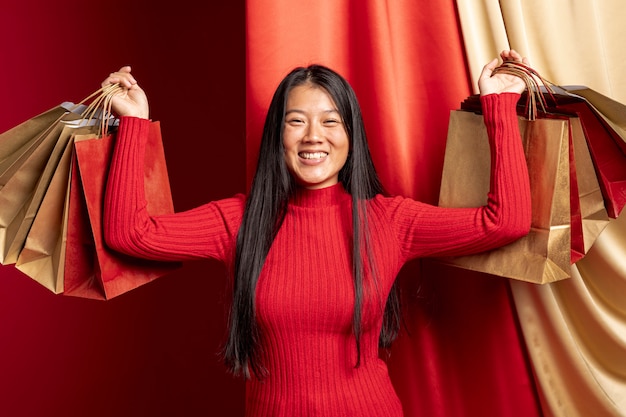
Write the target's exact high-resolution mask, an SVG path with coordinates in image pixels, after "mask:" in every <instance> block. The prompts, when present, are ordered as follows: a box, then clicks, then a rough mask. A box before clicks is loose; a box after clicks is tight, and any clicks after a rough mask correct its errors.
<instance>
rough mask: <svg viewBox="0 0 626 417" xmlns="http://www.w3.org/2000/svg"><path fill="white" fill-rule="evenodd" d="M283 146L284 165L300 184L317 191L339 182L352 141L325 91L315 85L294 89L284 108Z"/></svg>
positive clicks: (305, 85)
mask: <svg viewBox="0 0 626 417" xmlns="http://www.w3.org/2000/svg"><path fill="white" fill-rule="evenodd" d="M283 144H284V146H285V162H286V163H287V167H288V168H289V171H290V172H291V175H293V176H294V178H295V180H296V182H297V183H298V184H299V185H301V186H303V187H305V188H309V189H317V188H324V187H328V186H331V185H334V184H336V183H337V182H338V181H339V171H340V170H341V168H342V167H343V166H344V164H345V163H346V160H347V159H348V151H349V149H350V141H349V139H348V134H347V133H346V129H345V126H344V124H343V120H342V119H341V116H340V115H339V112H338V110H337V107H336V106H335V103H334V102H333V100H332V99H331V97H330V95H329V94H328V93H327V92H326V90H324V89H323V88H321V87H319V86H316V85H312V84H304V85H300V86H297V87H294V88H292V89H291V91H290V92H289V95H288V96H287V107H286V109H285V127H284V130H283Z"/></svg>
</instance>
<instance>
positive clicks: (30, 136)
mask: <svg viewBox="0 0 626 417" xmlns="http://www.w3.org/2000/svg"><path fill="white" fill-rule="evenodd" d="M67 112H68V110H67V109H65V108H64V107H62V106H57V107H54V108H52V109H49V110H47V111H45V112H43V113H41V114H39V115H37V116H35V117H33V118H31V119H29V120H26V121H24V122H22V123H20V124H19V125H17V126H15V127H13V128H11V129H9V130H7V131H6V132H4V133H2V134H0V184H1V185H4V183H5V182H6V180H4V181H3V180H2V178H3V177H4V174H6V173H7V171H8V174H7V175H8V177H10V176H11V175H12V172H14V170H15V169H16V168H17V166H19V165H20V164H19V163H17V165H15V164H16V162H18V160H19V159H20V158H27V157H28V155H29V154H30V153H32V152H33V151H34V150H35V148H36V143H37V141H38V140H41V139H42V138H43V137H44V136H45V135H44V132H45V131H47V130H48V129H49V128H50V127H51V126H53V125H55V124H57V123H58V122H59V121H60V120H61V118H62V117H63V116H64V115H65V114H66V113H67ZM11 167H13V171H9V170H10V169H11Z"/></svg>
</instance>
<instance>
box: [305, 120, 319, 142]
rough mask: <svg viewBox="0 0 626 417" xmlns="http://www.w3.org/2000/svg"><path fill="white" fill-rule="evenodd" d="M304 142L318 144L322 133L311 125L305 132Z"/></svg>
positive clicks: (314, 125) (313, 124)
mask: <svg viewBox="0 0 626 417" xmlns="http://www.w3.org/2000/svg"><path fill="white" fill-rule="evenodd" d="M305 140H306V141H309V142H319V141H321V140H322V131H321V128H320V127H319V126H317V125H316V124H315V123H311V124H310V125H309V128H308V130H307V132H306V136H305Z"/></svg>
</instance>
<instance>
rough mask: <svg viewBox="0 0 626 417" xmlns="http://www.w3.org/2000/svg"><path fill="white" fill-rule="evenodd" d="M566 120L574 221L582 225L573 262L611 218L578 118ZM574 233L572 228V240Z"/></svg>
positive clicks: (591, 243) (585, 252) (585, 250)
mask: <svg viewBox="0 0 626 417" xmlns="http://www.w3.org/2000/svg"><path fill="white" fill-rule="evenodd" d="M568 120H569V124H570V132H571V139H572V140H571V143H570V145H571V149H570V167H572V168H573V169H572V170H571V172H570V174H571V175H572V176H573V177H574V176H575V180H572V181H571V182H572V183H574V184H576V187H577V196H572V198H577V199H578V212H579V216H580V222H579V223H577V224H580V226H582V229H577V232H576V238H577V241H578V243H579V246H577V250H578V251H579V253H578V255H577V256H576V255H575V254H573V256H572V262H576V261H578V260H580V259H582V258H583V257H584V255H586V254H587V252H589V249H591V246H593V244H594V242H595V241H596V239H597V238H598V236H600V233H602V231H603V230H604V228H605V227H606V226H608V224H609V221H610V219H609V214H608V212H607V210H606V206H605V202H604V196H603V195H602V190H601V188H600V182H599V181H598V177H597V175H596V170H595V167H594V165H593V160H592V158H591V153H590V152H589V147H588V145H587V138H586V137H585V132H584V129H583V127H582V123H581V121H580V119H579V118H578V117H568ZM572 150H573V152H572ZM573 223H574V222H573ZM580 233H582V246H580V240H579V239H578V237H579V236H580ZM574 234H575V233H574V231H572V237H573V239H574ZM581 249H582V251H581ZM573 250H574V247H573Z"/></svg>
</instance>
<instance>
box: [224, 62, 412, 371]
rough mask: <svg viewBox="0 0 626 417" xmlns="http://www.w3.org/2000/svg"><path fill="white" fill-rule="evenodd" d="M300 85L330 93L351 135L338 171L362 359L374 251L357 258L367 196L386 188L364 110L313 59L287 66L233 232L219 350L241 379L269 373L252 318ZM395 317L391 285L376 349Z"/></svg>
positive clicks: (388, 338)
mask: <svg viewBox="0 0 626 417" xmlns="http://www.w3.org/2000/svg"><path fill="white" fill-rule="evenodd" d="M305 84H310V85H314V86H318V87H321V88H323V89H324V90H325V91H326V92H327V93H328V94H329V95H330V97H331V98H332V100H333V101H334V103H335V105H336V106H337V109H338V111H339V114H340V115H341V118H342V121H343V123H344V126H345V129H346V132H347V135H348V138H349V139H350V145H351V146H350V153H349V155H348V159H347V161H346V163H345V165H344V166H343V168H342V169H341V170H340V172H339V181H340V182H341V183H342V184H343V186H344V188H345V189H346V191H347V192H348V193H349V194H350V195H351V197H352V219H353V220H352V226H353V247H352V252H353V256H352V264H353V265H352V271H353V279H354V292H355V307H354V315H353V332H354V335H355V338H356V349H357V363H356V364H355V366H357V367H358V366H359V364H360V359H361V343H360V336H361V332H362V330H361V324H362V323H361V322H362V310H363V280H364V268H365V265H364V262H367V261H366V260H365V259H372V257H371V256H364V257H361V256H359V254H361V253H363V252H362V249H361V248H362V245H364V248H365V250H366V251H367V252H366V253H368V252H369V248H368V246H369V244H368V232H367V211H366V202H367V200H369V199H372V198H373V197H374V196H375V195H377V194H381V193H384V190H383V187H382V185H381V182H380V179H379V178H378V175H377V173H376V170H375V169H374V163H373V161H372V157H371V154H370V151H369V147H368V145H367V138H366V135H365V127H364V124H363V119H362V116H361V109H360V106H359V103H358V101H357V98H356V94H355V93H354V91H353V89H352V87H351V86H350V84H348V82H347V81H346V80H345V79H344V78H343V77H342V76H341V75H339V74H338V73H336V72H335V71H333V70H331V69H329V68H327V67H324V66H321V65H311V66H308V67H298V68H295V69H294V70H292V71H291V72H290V73H289V74H288V75H287V76H286V77H285V78H284V79H283V80H282V81H281V83H280V84H279V86H278V88H277V89H276V92H275V93H274V96H273V97H272V101H271V103H270V107H269V109H268V112H267V116H266V119H265V125H264V127H263V135H262V138H261V146H260V149H259V158H258V163H257V168H256V172H255V175H254V179H253V181H252V187H251V190H250V193H249V195H248V198H247V200H246V206H245V211H244V214H243V220H242V223H241V227H240V229H239V232H238V235H237V244H236V251H235V269H234V275H235V277H234V285H233V304H232V307H231V311H230V326H229V335H228V341H227V343H226V346H225V350H224V356H225V361H226V364H227V365H228V367H229V368H230V370H231V371H232V372H233V373H235V374H243V375H244V376H245V377H246V378H249V377H250V376H251V373H253V374H254V375H255V376H256V377H257V378H260V379H262V378H263V377H264V376H265V375H266V372H267V371H266V369H265V367H264V366H263V364H262V363H260V359H259V358H260V353H261V351H260V350H261V345H260V330H259V326H258V324H257V322H256V316H255V308H256V307H255V294H256V284H257V281H258V279H259V275H260V274H261V270H262V268H263V264H264V263H265V258H266V257H267V254H268V252H269V249H270V246H271V245H272V242H273V241H274V238H275V237H276V233H277V232H278V229H279V228H280V226H281V224H282V221H283V219H284V217H285V213H286V210H287V204H288V202H289V198H290V197H291V196H292V195H293V194H294V192H295V189H296V184H295V180H294V178H293V177H292V175H291V174H290V172H289V171H288V168H287V165H286V163H285V157H284V146H283V126H284V119H285V107H286V103H287V96H288V94H289V92H290V91H291V89H292V88H294V87H296V86H299V85H305ZM364 258H365V259H364ZM370 270H371V271H372V273H373V274H374V273H375V271H376V268H375V265H370ZM374 279H375V277H374ZM399 323H400V308H399V298H398V294H397V289H396V285H395V284H394V286H393V288H392V291H391V293H390V295H389V298H388V299H387V302H386V305H385V312H384V319H383V328H382V331H381V334H380V340H379V344H380V346H381V347H388V346H389V345H390V344H391V342H392V341H393V339H395V337H396V335H397V333H398V330H399V325H400V324H399Z"/></svg>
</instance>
